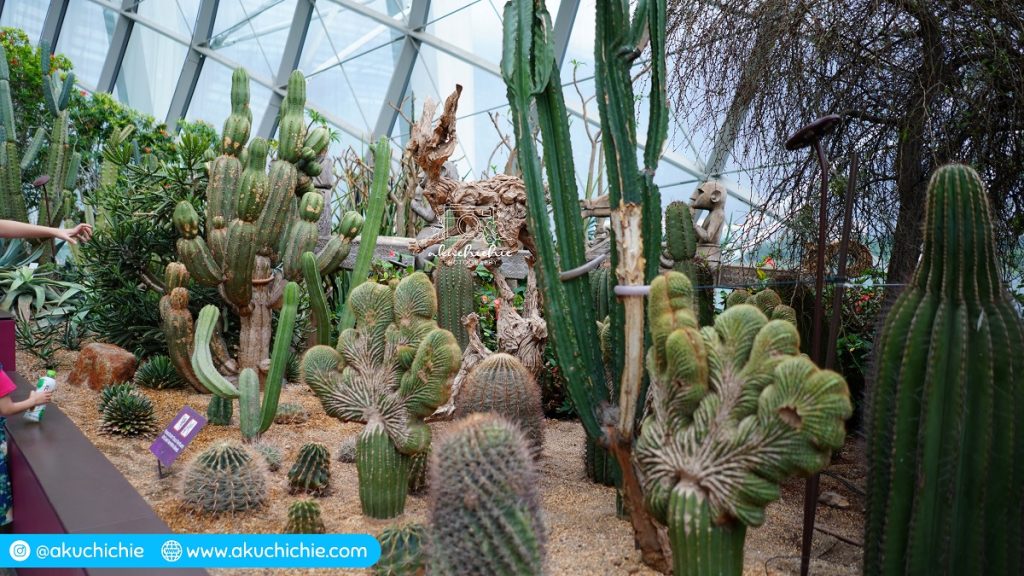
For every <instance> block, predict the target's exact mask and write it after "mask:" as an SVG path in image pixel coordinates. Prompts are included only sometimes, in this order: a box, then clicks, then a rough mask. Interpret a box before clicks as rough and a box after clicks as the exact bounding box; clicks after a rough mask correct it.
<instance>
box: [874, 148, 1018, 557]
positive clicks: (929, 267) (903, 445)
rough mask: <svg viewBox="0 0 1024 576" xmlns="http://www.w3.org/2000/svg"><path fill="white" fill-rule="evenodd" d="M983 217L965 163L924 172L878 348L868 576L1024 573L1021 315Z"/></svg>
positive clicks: (975, 182)
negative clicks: (906, 257) (897, 290)
mask: <svg viewBox="0 0 1024 576" xmlns="http://www.w3.org/2000/svg"><path fill="white" fill-rule="evenodd" d="M991 218H992V216H991V213H990V208H989V204H988V195H987V194H986V192H985V187H984V185H983V184H982V181H981V178H980V177H979V176H978V174H977V173H976V172H975V171H974V170H973V169H971V168H970V167H967V166H961V165H949V166H944V167H942V168H939V169H938V170H937V171H936V172H935V174H933V175H932V178H931V181H930V182H929V185H928V195H927V206H926V208H925V224H924V250H923V251H922V256H921V261H920V262H919V263H918V266H917V270H916V271H915V273H914V277H913V279H912V280H911V281H910V284H908V285H907V288H906V289H905V290H904V291H903V293H902V294H901V295H900V297H899V299H898V300H897V301H896V303H895V304H894V305H893V307H892V309H891V310H890V312H889V314H888V316H886V319H885V324H884V327H883V329H882V332H881V337H880V339H879V341H878V344H877V348H876V350H877V357H876V370H875V381H874V385H873V386H872V387H871V395H870V398H869V400H870V401H869V417H868V436H867V437H868V471H869V474H868V490H867V518H866V522H865V541H864V544H865V549H864V574H865V575H868V576H880V575H885V576H888V575H896V574H899V575H910V576H923V575H926V574H927V575H931V574H986V575H992V576H1010V575H1017V574H1022V573H1024V537H1022V531H1024V414H1022V408H1024V356H1021V350H1022V349H1024V321H1022V320H1021V316H1020V313H1019V312H1018V311H1017V309H1015V306H1014V302H1013V299H1012V297H1011V296H1010V294H1009V293H1008V292H1007V290H1006V288H1005V287H1004V286H1003V284H1002V282H1001V280H1000V277H999V271H1000V266H999V263H998V262H997V260H996V247H995V242H994V240H993V238H994V230H993V226H992V220H991Z"/></svg>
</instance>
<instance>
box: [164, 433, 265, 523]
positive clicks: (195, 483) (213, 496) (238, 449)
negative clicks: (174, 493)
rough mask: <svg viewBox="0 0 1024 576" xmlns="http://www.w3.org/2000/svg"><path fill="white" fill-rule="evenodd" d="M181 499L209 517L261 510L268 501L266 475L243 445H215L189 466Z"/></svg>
mask: <svg viewBox="0 0 1024 576" xmlns="http://www.w3.org/2000/svg"><path fill="white" fill-rule="evenodd" d="M182 498H183V500H184V502H185V505H186V506H188V507H190V508H192V509H194V510H197V511H199V512H206V513H210V514H218V513H221V512H241V511H244V510H251V509H254V508H259V507H261V506H263V504H264V502H266V499H267V480H266V474H265V472H264V471H263V467H262V466H259V465H257V464H256V463H255V462H254V461H253V458H252V456H250V455H249V453H248V452H247V451H246V450H245V448H243V447H242V446H241V445H239V444H235V443H230V442H223V443H220V444H215V445H213V446H211V447H210V448H207V449H206V450H205V451H204V452H202V453H201V454H200V455H199V456H198V457H196V459H195V460H193V461H192V462H191V463H190V464H189V467H188V470H187V471H186V472H185V480H184V487H183V489H182Z"/></svg>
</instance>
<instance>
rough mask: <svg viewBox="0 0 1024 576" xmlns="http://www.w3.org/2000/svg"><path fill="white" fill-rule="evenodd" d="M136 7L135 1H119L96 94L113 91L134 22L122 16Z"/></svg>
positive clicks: (133, 10) (136, 8)
mask: <svg viewBox="0 0 1024 576" xmlns="http://www.w3.org/2000/svg"><path fill="white" fill-rule="evenodd" d="M138 5H139V3H138V2H137V0H121V10H119V11H118V12H117V21H116V22H115V23H114V31H113V33H112V34H111V35H110V48H108V49H107V57H106V58H104V60H103V69H102V70H100V79H99V81H98V82H97V83H96V90H97V91H98V92H113V91H114V83H115V82H117V74H118V72H120V71H121V64H122V63H123V62H124V55H125V52H127V51H128V41H129V40H130V39H131V36H132V29H134V28H135V21H134V20H132V19H131V18H127V17H125V15H124V14H125V13H126V12H135V11H136V10H138Z"/></svg>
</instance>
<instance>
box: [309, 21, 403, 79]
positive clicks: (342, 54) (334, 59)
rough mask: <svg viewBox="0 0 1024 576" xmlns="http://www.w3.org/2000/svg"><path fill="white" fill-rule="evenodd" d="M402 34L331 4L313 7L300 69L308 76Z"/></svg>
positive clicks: (355, 56) (395, 38) (356, 56)
mask: <svg viewBox="0 0 1024 576" xmlns="http://www.w3.org/2000/svg"><path fill="white" fill-rule="evenodd" d="M401 37H402V33H401V32H399V31H398V30H396V29H394V28H392V27H390V26H387V25H385V24H381V23H380V22H377V21H375V20H372V19H370V18H366V17H364V16H361V15H359V14H357V13H355V12H352V11H351V10H347V9H345V8H342V7H340V6H336V5H333V4H322V5H316V6H314V7H313V15H312V18H311V19H310V23H309V29H308V30H307V32H306V43H305V45H303V47H302V58H301V59H300V60H299V69H300V70H302V71H303V73H305V74H306V76H307V77H309V76H312V75H314V74H318V73H320V72H322V71H323V70H325V69H327V68H330V67H331V66H338V65H340V64H341V63H343V62H345V61H347V60H351V59H353V58H358V57H359V56H361V55H363V54H366V53H367V52H371V51H373V50H375V49H377V48H380V47H381V46H383V45H384V44H388V43H391V42H393V41H394V40H397V39H398V38H401Z"/></svg>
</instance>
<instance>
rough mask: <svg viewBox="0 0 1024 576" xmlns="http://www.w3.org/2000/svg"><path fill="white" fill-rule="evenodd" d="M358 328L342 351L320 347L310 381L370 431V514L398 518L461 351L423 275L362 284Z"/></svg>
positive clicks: (310, 363) (366, 471)
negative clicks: (440, 321)
mask: <svg viewBox="0 0 1024 576" xmlns="http://www.w3.org/2000/svg"><path fill="white" fill-rule="evenodd" d="M348 304H349V307H350V309H351V311H352V314H353V315H354V317H355V320H356V326H355V328H349V329H346V330H344V331H342V333H341V336H340V337H339V338H338V346H337V349H335V348H331V347H329V346H315V347H313V348H312V349H310V350H309V351H308V352H306V355H305V356H304V357H303V360H302V373H303V379H304V381H305V382H306V384H307V385H308V386H309V387H310V388H311V389H312V390H313V392H315V393H316V395H317V396H318V397H319V398H320V402H321V403H322V404H323V407H324V410H325V411H326V412H327V414H328V415H330V416H333V417H335V418H338V419H339V420H342V421H344V422H362V423H365V424H366V427H365V428H364V429H363V431H362V432H361V433H360V434H359V438H358V440H357V444H356V467H357V470H358V473H359V500H360V503H361V504H362V510H363V514H366V515H367V516H370V517H373V518H392V517H394V516H397V515H399V514H401V513H402V512H403V511H404V509H405V499H406V494H407V490H408V473H409V459H410V458H411V457H412V456H414V455H415V454H419V453H422V452H424V451H426V450H427V449H428V448H429V447H430V428H429V427H428V426H427V425H426V423H425V422H424V421H423V419H424V418H425V417H427V416H429V415H431V414H432V413H433V412H434V410H436V409H437V407H438V406H440V405H442V404H444V403H445V402H446V401H447V400H448V396H449V393H450V391H451V383H452V379H453V378H454V376H455V373H456V371H457V370H458V367H459V360H460V358H461V350H460V349H459V345H458V342H456V340H455V337H454V336H452V334H451V333H450V332H448V331H447V330H443V329H441V328H438V327H437V323H436V322H435V321H434V319H433V318H434V315H435V314H436V312H437V301H436V296H435V294H434V287H433V285H432V284H431V283H430V279H429V278H427V276H426V275H425V274H423V273H422V272H416V273H414V274H411V275H409V276H406V277H405V278H403V279H402V281H401V282H399V283H398V286H397V287H396V288H395V290H394V291H392V290H391V289H390V288H388V287H387V286H382V285H380V284H375V283H364V284H360V285H359V286H358V287H357V288H355V289H354V290H353V291H352V293H351V294H350V295H349V301H348Z"/></svg>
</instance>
